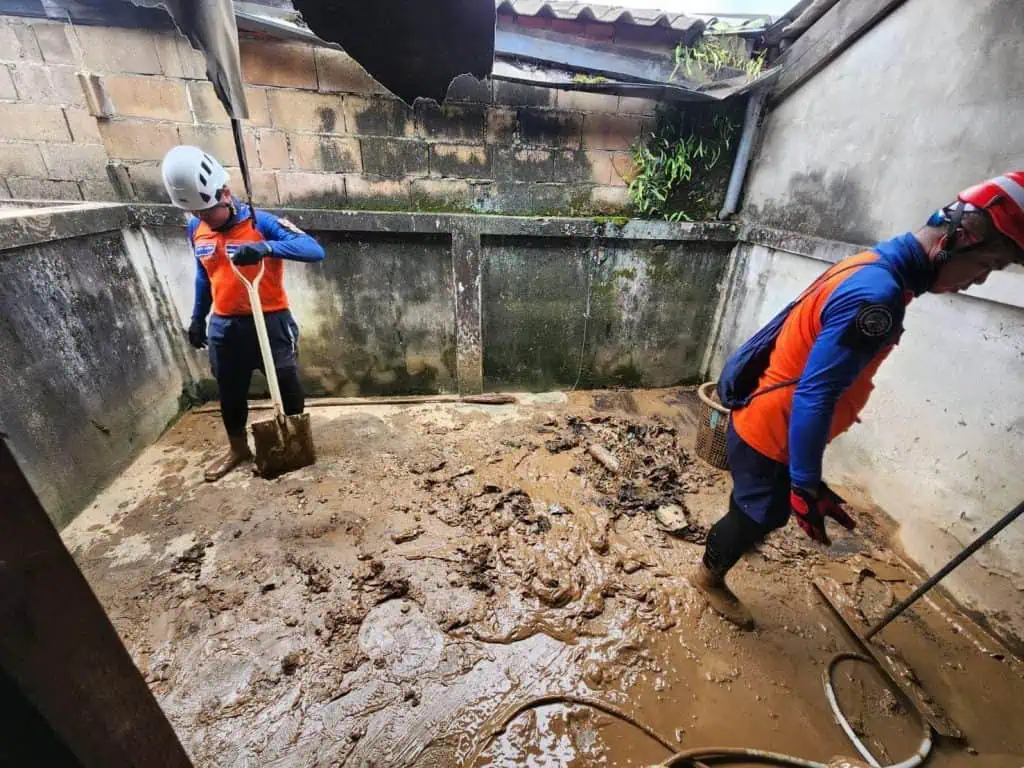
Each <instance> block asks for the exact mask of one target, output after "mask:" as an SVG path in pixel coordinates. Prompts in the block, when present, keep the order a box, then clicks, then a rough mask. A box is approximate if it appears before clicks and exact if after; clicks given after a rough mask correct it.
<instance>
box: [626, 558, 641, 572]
mask: <svg viewBox="0 0 1024 768" xmlns="http://www.w3.org/2000/svg"><path fill="white" fill-rule="evenodd" d="M621 567H622V571H623V573H636V572H637V571H639V570H640V569H641V568H643V567H644V564H643V563H641V562H640V561H639V560H633V559H632V558H626V559H625V560H623V561H622V564H621Z"/></svg>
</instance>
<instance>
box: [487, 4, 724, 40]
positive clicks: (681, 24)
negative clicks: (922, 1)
mask: <svg viewBox="0 0 1024 768" xmlns="http://www.w3.org/2000/svg"><path fill="white" fill-rule="evenodd" d="M495 5H496V6H497V9H498V12H499V13H500V12H502V11H511V12H512V13H515V14H517V15H518V16H547V17H549V18H554V19H563V20H568V21H600V22H604V23H606V24H632V25H634V26H637V27H662V28H664V29H674V30H676V31H678V32H689V31H691V30H693V29H694V28H695V27H699V28H703V27H704V22H703V21H702V20H700V19H695V18H694V17H692V16H687V15H686V14H683V13H665V12H664V11H658V10H644V9H639V8H623V7H621V6H613V5H596V4H594V3H573V2H568V0H495Z"/></svg>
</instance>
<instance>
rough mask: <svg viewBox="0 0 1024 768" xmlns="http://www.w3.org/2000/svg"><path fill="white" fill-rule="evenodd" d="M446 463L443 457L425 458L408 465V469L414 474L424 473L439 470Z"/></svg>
mask: <svg viewBox="0 0 1024 768" xmlns="http://www.w3.org/2000/svg"><path fill="white" fill-rule="evenodd" d="M447 464H448V462H447V461H446V460H445V459H438V458H433V459H427V460H425V461H420V462H417V463H415V464H413V465H412V466H410V467H409V471H410V472H412V473H413V474H414V475H426V474H429V473H431V472H440V471H441V470H442V469H444V468H445V466H446V465H447Z"/></svg>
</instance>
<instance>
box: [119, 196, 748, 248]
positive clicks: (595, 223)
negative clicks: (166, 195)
mask: <svg viewBox="0 0 1024 768" xmlns="http://www.w3.org/2000/svg"><path fill="white" fill-rule="evenodd" d="M131 208H132V211H133V213H134V216H135V218H136V219H137V220H138V222H139V224H141V225H143V226H172V227H173V226H184V221H185V219H184V216H183V214H182V212H181V211H179V210H178V209H177V208H174V207H173V206H170V205H133V206H131ZM267 210H269V211H271V212H272V213H275V214H277V215H278V216H284V217H287V218H288V219H289V220H291V221H292V222H294V223H295V224H296V225H297V226H300V227H302V228H303V229H308V230H310V231H318V232H390V233H396V234H444V233H449V232H452V231H454V230H456V229H458V230H460V231H464V232H465V231H473V232H476V233H477V234H480V235H484V236H486V235H504V236H523V237H603V238H609V239H619V240H683V241H685V240H712V241H715V242H734V241H736V240H737V238H738V230H737V228H736V226H735V225H733V224H726V223H719V222H695V223H676V222H671V221H648V220H643V219H626V218H612V217H608V218H605V217H595V218H562V217H534V216H489V215H483V214H472V213H405V212H392V211H346V210H322V209H311V208H268V209H267Z"/></svg>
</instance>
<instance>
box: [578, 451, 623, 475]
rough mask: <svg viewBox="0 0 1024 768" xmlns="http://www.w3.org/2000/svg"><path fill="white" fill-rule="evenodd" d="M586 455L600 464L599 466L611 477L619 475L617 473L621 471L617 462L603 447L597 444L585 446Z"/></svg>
mask: <svg viewBox="0 0 1024 768" xmlns="http://www.w3.org/2000/svg"><path fill="white" fill-rule="evenodd" d="M587 453H589V454H590V455H591V456H593V457H594V459H595V460H596V461H598V462H600V464H601V466H603V467H604V468H605V469H607V470H608V471H609V472H611V473H612V474H613V475H617V474H619V471H620V470H621V469H622V467H621V466H620V464H619V460H618V459H616V458H615V457H614V456H613V455H612V453H611V451H609V450H608V449H607V448H605V447H604V446H603V445H598V444H597V443H594V444H592V445H589V446H587Z"/></svg>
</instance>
